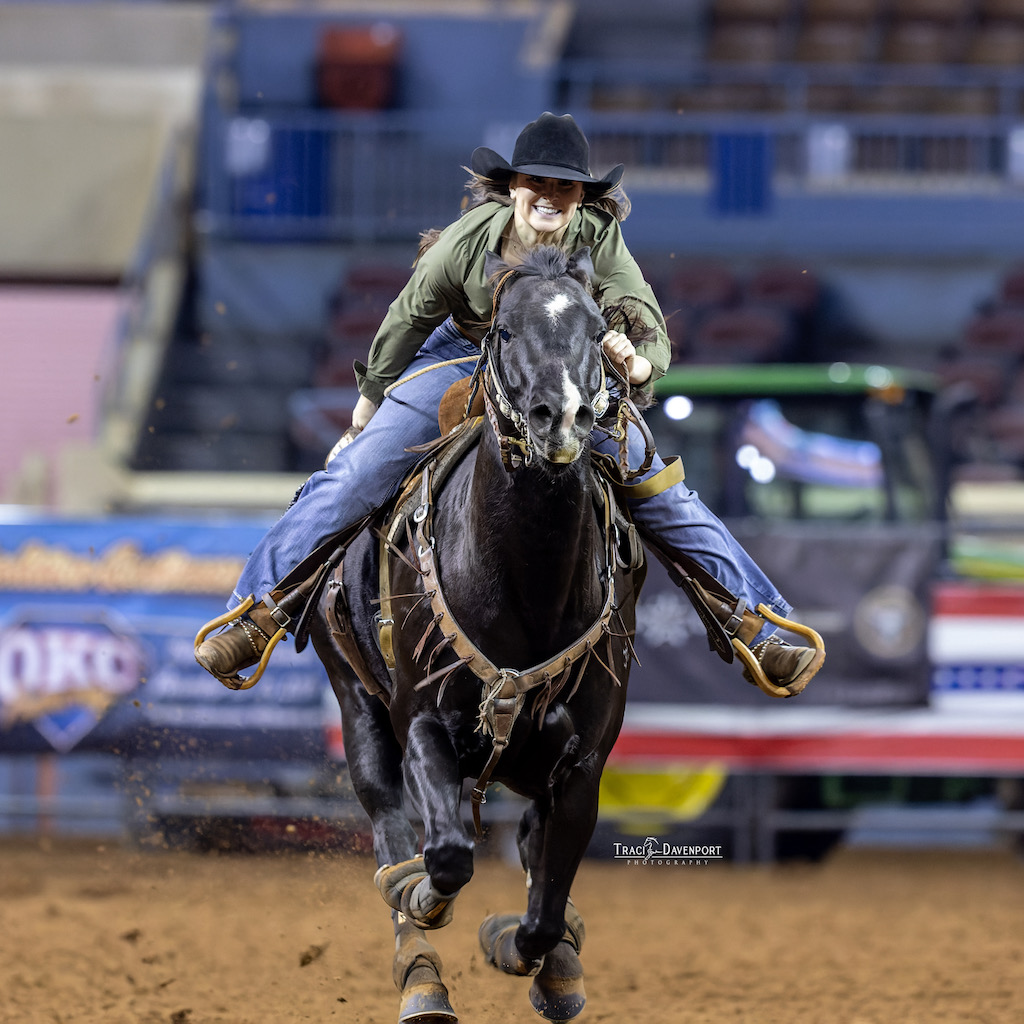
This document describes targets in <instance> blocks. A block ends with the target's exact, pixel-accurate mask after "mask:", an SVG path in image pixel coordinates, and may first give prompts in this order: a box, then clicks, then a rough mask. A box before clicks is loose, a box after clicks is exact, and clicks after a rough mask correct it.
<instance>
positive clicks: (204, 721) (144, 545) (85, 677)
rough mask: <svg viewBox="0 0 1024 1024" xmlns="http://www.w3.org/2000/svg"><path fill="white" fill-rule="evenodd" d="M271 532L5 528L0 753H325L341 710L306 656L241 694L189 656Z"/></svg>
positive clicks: (244, 524) (283, 662)
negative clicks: (245, 558)
mask: <svg viewBox="0 0 1024 1024" xmlns="http://www.w3.org/2000/svg"><path fill="white" fill-rule="evenodd" d="M268 525H269V524H268V523H262V522H260V523H257V522H253V521H238V520H230V521H223V522H208V521H196V522H190V521H178V520H165V519H159V520H151V519H107V520H99V521H63V520H56V519H52V520H51V519H26V520H24V521H20V522H12V521H6V522H0V752H3V753H6V752H43V751H48V750H56V751H60V752H66V751H69V750H77V749H93V750H113V751H119V752H122V753H126V754H131V753H137V754H147V753H151V754H152V755H153V756H165V755H168V754H175V753H179V752H180V753H189V752H192V751H195V752H202V751H204V750H217V751H218V752H219V753H230V754H231V755H237V756H252V755H257V756H260V757H294V756H300V755H301V754H302V753H303V752H308V751H314V752H315V751H317V750H321V749H322V747H323V742H324V727H325V724H330V723H331V722H332V716H333V719H336V718H337V716H338V711H337V705H336V704H335V703H334V700H333V696H332V695H331V694H330V690H329V687H328V684H327V679H326V674H325V673H324V670H323V668H322V666H321V665H320V662H319V661H318V660H317V658H316V656H315V654H314V653H313V651H312V649H311V648H309V649H307V650H306V651H304V652H302V654H299V655H297V654H296V653H295V650H294V647H293V646H292V645H291V644H290V643H285V644H281V645H279V647H278V649H277V651H276V653H275V655H274V664H273V670H272V671H271V672H268V673H267V675H266V676H265V677H264V678H263V679H262V680H261V681H260V684H259V685H258V686H256V687H254V688H253V689H251V690H246V691H240V692H234V691H230V690H227V689H226V688H225V687H223V686H221V685H220V683H218V682H217V681H216V680H214V679H212V678H211V677H210V676H209V675H208V674H207V673H206V672H204V671H203V670H202V669H201V668H200V667H199V666H198V665H197V664H196V663H195V660H194V657H193V641H194V638H195V634H196V632H197V630H198V629H199V627H200V626H201V625H202V624H203V623H204V622H206V621H208V620H209V619H211V618H213V617H214V616H216V615H219V614H220V613H221V612H222V611H224V608H225V604H224V601H225V597H226V595H227V594H229V593H230V591H231V588H232V586H233V585H234V583H235V580H236V579H237V576H238V572H239V569H240V568H241V565H242V557H241V556H242V555H244V553H245V552H247V551H248V550H250V549H251V548H252V547H253V545H254V544H255V543H256V541H257V540H258V539H259V537H260V536H261V535H262V534H263V532H264V530H265V529H266V527H267V526H268Z"/></svg>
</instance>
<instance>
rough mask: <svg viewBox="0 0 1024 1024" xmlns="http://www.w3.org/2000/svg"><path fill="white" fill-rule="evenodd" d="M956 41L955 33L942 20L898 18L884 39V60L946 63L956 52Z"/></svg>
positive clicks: (892, 62) (906, 62)
mask: <svg viewBox="0 0 1024 1024" xmlns="http://www.w3.org/2000/svg"><path fill="white" fill-rule="evenodd" d="M957 42H958V36H957V35H956V33H955V32H954V31H953V29H952V28H951V27H950V26H949V25H946V24H944V23H942V22H939V21H932V20H925V19H917V18H914V19H907V20H899V21H896V22H894V23H893V24H892V25H891V26H890V28H889V30H888V31H887V32H886V34H885V38H884V39H883V41H882V60H884V61H886V62H888V63H890V64H945V63H947V62H948V61H950V60H952V59H953V58H954V56H956V44H957Z"/></svg>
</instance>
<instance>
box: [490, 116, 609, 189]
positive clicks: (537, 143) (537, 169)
mask: <svg viewBox="0 0 1024 1024" xmlns="http://www.w3.org/2000/svg"><path fill="white" fill-rule="evenodd" d="M471 165H472V168H473V171H474V173H476V174H479V175H481V176H482V177H484V178H493V179H496V180H498V181H501V180H503V179H507V178H510V177H511V176H512V174H513V173H514V172H516V171H518V172H519V173H521V174H536V175H539V176H540V177H542V178H560V179H562V180H563V181H582V182H583V185H584V187H585V188H586V189H587V190H588V191H601V192H604V191H610V190H611V189H613V188H615V186H616V185H618V183H619V182H620V181H621V180H622V172H623V170H624V167H623V165H622V164H617V165H616V166H615V167H613V168H612V169H611V170H610V171H609V172H608V173H607V174H606V175H605V176H604V177H603V178H595V177H593V175H591V173H590V143H589V142H587V137H586V135H584V134H583V132H582V131H581V130H580V127H579V125H578V124H576V122H575V121H574V120H573V117H572V115H571V114H563V115H562V116H561V117H556V116H555V115H554V114H551V113H549V112H547V111H545V112H544V113H543V114H541V115H540V117H538V118H537V120H536V121H531V122H530V123H529V124H528V125H527V126H526V127H525V128H524V129H523V130H522V131H521V132H520V133H519V138H517V139H516V148H515V150H514V151H513V153H512V163H509V162H508V161H507V160H505V158H504V157H502V156H499V155H498V154H497V153H495V152H494V150H493V149H488V148H487V147H486V146H480V147H479V148H477V149H474V150H473V157H472V160H471Z"/></svg>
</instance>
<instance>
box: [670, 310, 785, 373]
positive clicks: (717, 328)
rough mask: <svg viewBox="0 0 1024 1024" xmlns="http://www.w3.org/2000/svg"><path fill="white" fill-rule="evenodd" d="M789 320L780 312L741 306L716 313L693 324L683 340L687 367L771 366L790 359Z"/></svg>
mask: <svg viewBox="0 0 1024 1024" xmlns="http://www.w3.org/2000/svg"><path fill="white" fill-rule="evenodd" d="M793 343H794V338H793V330H792V322H791V319H790V318H789V317H788V316H787V315H786V314H785V313H784V312H783V311H782V310H780V309H777V308H774V307H770V306H761V307H750V306H742V307H738V308H736V309H719V310H715V311H713V312H711V313H709V314H708V315H707V317H706V318H705V319H703V320H702V321H701V322H700V323H698V324H696V325H695V327H694V328H693V330H692V331H691V332H690V334H689V335H688V337H687V339H686V343H685V346H684V348H683V351H682V353H681V361H683V362H687V363H723V362H726V363H771V362H779V361H783V362H784V361H786V360H787V359H789V358H790V357H791V355H792V349H793Z"/></svg>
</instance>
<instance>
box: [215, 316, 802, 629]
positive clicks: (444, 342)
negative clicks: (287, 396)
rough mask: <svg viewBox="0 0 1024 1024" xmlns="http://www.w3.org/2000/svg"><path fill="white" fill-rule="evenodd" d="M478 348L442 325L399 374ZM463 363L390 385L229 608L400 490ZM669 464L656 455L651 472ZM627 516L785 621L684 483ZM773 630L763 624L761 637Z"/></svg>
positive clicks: (263, 545)
mask: <svg viewBox="0 0 1024 1024" xmlns="http://www.w3.org/2000/svg"><path fill="white" fill-rule="evenodd" d="M479 353H480V350H479V348H477V346H476V345H474V344H473V343H472V342H471V341H469V340H467V339H466V338H464V337H463V336H462V334H460V333H459V331H458V329H457V328H456V327H455V325H454V324H453V323H452V321H451V320H450V319H449V320H446V321H445V322H444V323H443V324H441V326H440V327H438V328H437V329H436V330H435V331H434V332H433V333H432V334H431V335H430V337H429V338H427V340H426V341H425V342H424V344H423V346H422V347H421V348H420V350H419V352H418V353H417V355H416V358H415V359H414V360H413V361H412V363H410V364H409V367H408V369H407V370H406V373H405V376H406V377H408V376H409V375H410V374H412V373H414V372H415V371H417V370H420V369H423V368H424V367H428V366H433V365H434V364H436V363H440V362H444V361H445V360H449V359H459V358H463V357H466V356H475V355H479ZM473 365H474V364H473V363H471V362H466V363H461V364H458V365H454V366H445V367H441V368H439V369H435V370H430V371H429V372H427V373H423V374H421V375H420V376H418V377H415V378H413V379H412V380H409V381H407V382H406V383H404V384H402V385H400V386H399V387H397V388H395V389H394V390H393V391H392V392H391V393H390V394H389V395H388V397H387V398H385V399H384V402H383V403H382V404H381V406H380V408H379V409H378V410H377V412H376V413H375V414H374V415H373V417H372V418H371V420H370V422H369V423H368V424H367V425H366V427H365V429H364V430H363V431H362V433H360V434H359V435H358V436H357V437H356V439H355V440H354V441H353V442H352V443H351V444H349V445H348V446H347V447H345V448H343V449H342V450H341V451H340V452H339V453H338V454H337V455H336V456H335V457H334V458H333V459H332V460H331V461H330V463H329V464H328V465H327V468H326V469H323V470H318V471H317V472H316V473H314V474H313V475H312V476H311V477H310V478H309V479H308V480H307V481H306V483H305V484H304V485H303V487H302V490H301V491H299V493H298V495H297V497H296V499H295V501H294V502H293V504H292V505H291V507H290V508H289V509H288V510H287V511H286V512H285V514H284V515H283V516H282V517H281V518H280V519H279V520H278V521H277V523H275V524H274V526H272V527H271V528H270V530H269V531H268V532H267V533H266V535H265V536H264V537H263V539H262V540H261V541H260V542H259V544H257V545H256V548H255V550H254V551H253V552H252V554H251V555H250V556H249V560H248V561H247V562H246V564H245V568H244V569H243V570H242V575H241V577H240V578H239V581H238V585H237V586H236V588H235V591H234V593H233V594H232V600H231V602H229V606H234V605H235V604H238V603H240V602H241V601H242V600H243V599H244V598H245V597H247V596H248V595H249V594H253V595H255V596H256V597H257V598H260V597H262V596H263V595H264V594H266V593H267V592H268V591H270V590H272V589H273V588H274V585H275V584H276V583H277V582H278V581H279V580H281V579H282V578H283V577H285V576H286V575H287V574H288V573H289V572H290V571H291V570H292V569H293V568H294V567H295V566H296V565H298V564H299V562H301V561H302V560H303V558H305V557H306V556H307V555H308V554H310V552H312V551H313V550H314V549H315V548H316V547H318V546H319V545H320V544H322V543H324V541H326V540H327V539H328V538H329V537H330V536H332V535H333V534H335V533H338V532H339V531H341V530H343V529H345V527H347V526H351V525H352V524H353V523H356V522H358V520H360V519H362V518H363V516H365V515H368V514H369V513H371V512H373V511H375V510H376V509H378V508H380V506H381V505H383V504H384V503H385V502H386V501H387V500H388V499H389V498H391V497H392V496H393V495H394V494H395V492H396V491H397V490H398V488H399V486H400V485H401V483H402V480H403V478H404V477H405V475H406V473H407V472H408V471H409V470H410V469H411V468H412V466H413V465H415V463H416V461H417V459H418V458H419V456H418V455H416V454H415V453H410V452H408V451H406V450H405V449H407V448H409V447H412V446H413V445H419V444H425V443H426V442H428V441H431V440H433V439H434V438H436V437H438V436H439V434H440V427H439V426H438V423H437V408H438V405H439V403H440V401H441V397H442V396H443V395H444V393H445V391H446V390H447V389H448V387H449V385H450V384H452V383H454V382H455V381H457V380H459V379H460V378H463V377H467V376H469V375H470V374H471V373H472V372H473ZM592 440H593V442H594V447H595V449H596V450H597V451H602V452H608V453H609V454H612V455H614V454H616V453H617V451H618V443H617V442H615V441H612V440H611V439H610V438H608V437H606V436H605V435H604V434H601V433H599V432H597V433H595V434H594V435H593V438H592ZM643 454H644V442H643V438H642V436H641V435H640V432H639V431H638V430H636V428H634V427H631V428H630V434H629V455H630V460H629V461H630V465H634V466H635V465H639V464H640V462H641V461H642V460H643ZM664 465H665V463H664V462H663V461H662V460H661V458H660V456H658V455H655V457H654V462H653V464H652V465H651V468H650V469H649V470H648V472H647V474H646V475H645V476H644V477H643V478H641V479H647V478H648V477H650V476H653V475H654V474H655V473H657V472H658V471H659V470H661V469H662V468H664ZM630 506H631V512H632V514H633V516H634V518H635V519H636V521H637V523H638V524H639V525H640V526H642V527H643V528H644V529H645V530H648V531H649V532H651V533H654V534H657V535H658V536H659V537H661V538H662V540H663V541H664V543H665V544H666V546H668V547H670V548H674V549H676V550H679V551H682V552H684V553H685V554H687V555H689V556H690V557H691V558H692V559H693V560H694V561H695V562H697V564H698V565H700V566H701V568H703V569H706V570H707V571H708V572H709V573H710V574H711V575H712V576H714V577H715V579H717V580H718V581H719V582H720V583H722V585H723V586H725V587H727V588H728V589H729V590H730V591H731V592H732V593H733V594H735V595H736V596H737V597H743V598H745V599H746V601H747V603H748V605H750V607H751V608H754V607H756V606H757V605H758V603H760V602H763V603H764V604H766V605H767V606H768V607H769V608H771V609H772V610H773V611H776V612H778V613H779V614H781V615H789V613H790V611H791V607H790V605H789V604H788V603H787V602H786V601H785V600H784V599H783V598H782V596H781V595H780V594H779V592H778V591H777V590H776V589H775V587H774V586H773V585H772V583H771V581H770V580H769V579H768V578H767V577H766V576H765V574H764V573H763V572H762V571H761V570H760V569H759V568H758V566H757V565H756V563H755V562H754V561H753V559H752V558H751V557H750V556H749V555H748V554H747V553H746V551H745V550H744V549H743V548H742V546H741V545H740V544H739V543H738V542H737V541H736V539H735V538H734V537H733V536H732V534H730V533H729V531H728V530H727V529H726V528H725V525H724V524H723V523H722V522H721V520H719V519H718V518H717V517H716V516H715V515H714V514H713V513H712V512H710V511H709V510H708V509H707V508H706V507H705V506H704V504H703V502H702V501H701V500H700V498H699V497H697V493H696V491H691V490H690V489H689V488H688V487H687V486H686V485H685V484H684V483H682V482H680V483H678V484H675V485H674V486H673V487H670V488H668V489H667V490H665V491H662V493H661V494H657V495H655V496H654V497H651V498H645V499H641V500H638V501H631V502H630ZM772 632H774V627H766V628H765V629H763V630H762V632H761V634H759V635H758V637H757V639H758V640H761V639H763V638H764V637H765V636H768V635H770V634H771V633H772Z"/></svg>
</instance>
